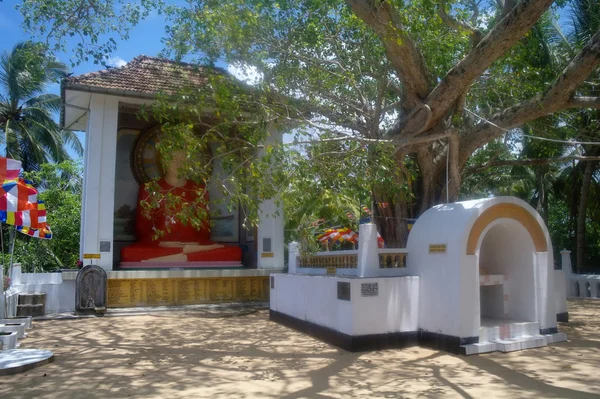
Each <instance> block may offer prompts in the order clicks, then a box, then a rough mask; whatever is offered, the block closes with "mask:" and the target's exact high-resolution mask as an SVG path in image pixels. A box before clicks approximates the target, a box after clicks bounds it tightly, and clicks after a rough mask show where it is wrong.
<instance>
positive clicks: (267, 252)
mask: <svg viewBox="0 0 600 399" xmlns="http://www.w3.org/2000/svg"><path fill="white" fill-rule="evenodd" d="M269 133H270V136H269V137H268V139H267V144H272V145H275V144H277V143H281V140H282V135H283V132H282V131H281V130H280V129H279V128H278V127H277V126H271V127H270V128H269ZM259 217H260V222H259V224H258V228H257V233H258V234H257V237H256V239H257V240H258V242H257V252H258V254H257V257H258V261H257V265H258V268H259V269H278V270H280V269H282V268H283V266H284V262H285V261H284V251H285V245H284V224H285V220H284V215H283V207H282V204H281V201H278V199H268V200H265V201H263V202H262V203H261V204H260V205H259Z"/></svg>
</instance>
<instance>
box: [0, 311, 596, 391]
mask: <svg viewBox="0 0 600 399" xmlns="http://www.w3.org/2000/svg"><path fill="white" fill-rule="evenodd" d="M569 312H570V316H571V320H572V322H571V323H569V324H568V325H562V326H561V327H560V329H561V330H562V331H565V332H567V333H568V334H569V342H567V343H561V344H555V345H552V346H549V347H546V348H541V349H531V350H527V351H521V352H513V353H510V354H502V353H498V352H496V353H493V354H487V355H477V356H469V357H466V356H454V355H450V354H447V353H444V352H439V351H434V350H430V349H424V348H418V347H414V348H409V349H402V350H386V351H378V352H366V353H349V352H346V351H343V350H340V349H338V348H335V347H332V346H330V345H327V344H324V343H322V342H320V341H317V340H314V339H312V338H310V337H308V336H305V335H303V334H300V333H297V332H295V331H293V330H290V329H288V328H286V327H283V326H280V325H278V324H275V323H272V322H270V321H268V312H267V311H258V312H254V313H250V314H238V313H227V314H225V316H229V317H222V316H223V314H222V313H219V312H214V311H203V310H199V311H193V312H192V311H176V312H161V313H153V314H149V315H138V316H123V317H104V318H91V319H90V318H88V319H74V320H73V319H72V320H51V321H38V322H35V327H34V329H33V330H31V332H30V335H29V337H28V338H27V339H25V340H23V341H22V342H23V346H22V347H23V348H43V349H50V350H53V351H54V352H55V355H56V360H55V361H54V363H52V364H49V365H45V366H42V367H39V368H36V369H33V370H30V371H28V372H26V373H23V374H17V375H13V376H8V377H2V378H0V397H6V398H33V397H49V398H90V399H91V398H121V397H144V398H150V397H161V398H179V397H186V398H254V397H258V398H305V397H306V398H347V397H370V398H404V397H417V396H418V397H435V398H438V397H464V398H471V397H473V398H479V397H487V398H504V397H506V398H508V397H510V398H525V397H544V398H545V397H568V398H580V397H581V398H587V397H598V396H597V395H600V301H592V300H577V301H571V302H570V303H569ZM246 313H248V312H246Z"/></svg>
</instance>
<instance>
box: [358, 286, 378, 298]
mask: <svg viewBox="0 0 600 399" xmlns="http://www.w3.org/2000/svg"><path fill="white" fill-rule="evenodd" d="M360 295H361V296H378V295H379V284H378V283H362V284H361V285H360Z"/></svg>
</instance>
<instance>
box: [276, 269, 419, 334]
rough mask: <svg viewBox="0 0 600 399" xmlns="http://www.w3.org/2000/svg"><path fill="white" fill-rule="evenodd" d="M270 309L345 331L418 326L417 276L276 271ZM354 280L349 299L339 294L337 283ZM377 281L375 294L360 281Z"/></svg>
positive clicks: (374, 331) (377, 331)
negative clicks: (363, 289)
mask: <svg viewBox="0 0 600 399" xmlns="http://www.w3.org/2000/svg"><path fill="white" fill-rule="evenodd" d="M272 278H274V288H271V300H270V307H271V310H274V311H277V312H280V313H283V314H286V315H288V316H291V317H294V318H296V319H300V320H305V321H308V322H311V323H314V324H318V325H320V326H324V327H328V328H331V329H333V330H336V331H339V332H341V333H344V334H347V335H353V336H356V335H368V334H384V333H388V332H403V331H417V329H418V298H419V278H418V277H415V276H406V277H373V278H345V277H340V276H315V275H313V276H308V275H294V274H274V275H272ZM338 282H348V283H350V301H347V300H340V299H338V298H337V283H338ZM365 283H377V284H378V295H377V296H362V294H361V285H362V284H365Z"/></svg>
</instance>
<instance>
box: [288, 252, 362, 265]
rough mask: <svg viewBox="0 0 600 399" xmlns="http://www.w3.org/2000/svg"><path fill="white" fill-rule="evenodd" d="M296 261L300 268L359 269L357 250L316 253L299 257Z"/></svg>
mask: <svg viewBox="0 0 600 399" xmlns="http://www.w3.org/2000/svg"><path fill="white" fill-rule="evenodd" d="M296 259H297V265H298V267H299V268H316V269H326V268H328V267H335V268H337V269H356V268H357V267H358V251H357V250H348V251H331V252H315V253H314V254H304V255H299V256H297V258H296Z"/></svg>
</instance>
